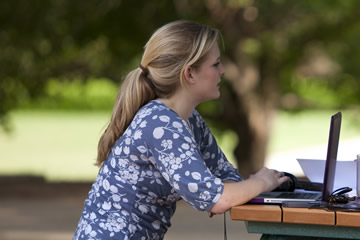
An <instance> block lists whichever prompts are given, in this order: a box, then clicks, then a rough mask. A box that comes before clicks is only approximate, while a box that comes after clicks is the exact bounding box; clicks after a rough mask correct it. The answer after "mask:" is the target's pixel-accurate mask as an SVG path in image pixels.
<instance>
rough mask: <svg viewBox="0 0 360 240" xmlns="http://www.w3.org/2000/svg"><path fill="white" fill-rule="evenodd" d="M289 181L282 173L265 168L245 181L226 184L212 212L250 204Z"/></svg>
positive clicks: (215, 212) (216, 212)
mask: <svg viewBox="0 0 360 240" xmlns="http://www.w3.org/2000/svg"><path fill="white" fill-rule="evenodd" d="M288 180H289V178H288V177H286V176H284V173H282V172H278V171H275V170H272V169H267V168H263V169H261V170H260V171H259V172H257V173H256V174H255V175H252V176H251V177H250V178H249V179H246V180H244V181H241V182H224V190H223V192H222V195H221V197H220V199H219V200H218V201H217V202H216V203H215V205H214V206H213V207H212V208H211V210H210V212H211V213H214V214H219V213H223V212H225V211H227V210H228V209H229V208H231V207H233V206H236V205H240V204H244V203H246V202H248V201H249V200H251V199H252V198H254V197H255V196H257V195H258V194H260V193H262V192H268V191H272V190H273V189H275V188H276V187H278V186H279V185H280V184H282V183H283V182H286V181H288Z"/></svg>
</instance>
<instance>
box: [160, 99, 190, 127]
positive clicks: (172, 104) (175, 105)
mask: <svg viewBox="0 0 360 240" xmlns="http://www.w3.org/2000/svg"><path fill="white" fill-rule="evenodd" d="M158 100H160V101H161V102H163V103H164V104H165V105H166V106H167V107H168V108H170V109H172V110H173V111H175V112H176V113H177V114H178V115H179V116H180V117H181V118H182V119H184V120H185V121H188V119H189V117H190V115H191V113H192V112H193V111H194V109H195V107H196V105H195V104H192V103H191V101H189V99H188V98H186V97H184V96H180V95H179V94H174V95H172V96H170V97H166V98H158Z"/></svg>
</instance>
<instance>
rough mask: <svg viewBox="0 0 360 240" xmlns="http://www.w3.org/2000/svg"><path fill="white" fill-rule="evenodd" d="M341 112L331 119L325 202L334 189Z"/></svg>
mask: <svg viewBox="0 0 360 240" xmlns="http://www.w3.org/2000/svg"><path fill="white" fill-rule="evenodd" d="M340 127H341V112H338V113H336V114H335V115H333V116H332V117H331V123H330V133H329V143H328V150H327V156H326V164H325V173H324V182H323V183H324V184H323V188H322V199H321V200H322V201H327V200H328V198H329V196H330V195H331V193H332V192H333V188H334V180H335V169H336V159H337V152H338V145H339V138H340Z"/></svg>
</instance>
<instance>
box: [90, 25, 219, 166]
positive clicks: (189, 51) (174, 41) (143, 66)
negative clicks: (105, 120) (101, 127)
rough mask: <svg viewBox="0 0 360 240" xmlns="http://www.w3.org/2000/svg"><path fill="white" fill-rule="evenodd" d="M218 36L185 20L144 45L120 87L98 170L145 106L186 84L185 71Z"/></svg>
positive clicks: (101, 146) (100, 150)
mask: <svg viewBox="0 0 360 240" xmlns="http://www.w3.org/2000/svg"><path fill="white" fill-rule="evenodd" d="M218 35H219V33H218V31H217V30H216V29H213V28H211V27H209V26H204V25H201V24H198V23H195V22H190V21H184V20H182V21H175V22H171V23H168V24H166V25H164V26H163V27H161V28H159V29H158V30H157V31H155V32H154V34H153V35H152V36H151V38H150V39H149V41H148V42H147V44H146V45H145V50H144V54H143V57H142V59H141V63H140V65H139V66H140V67H139V68H136V69H134V70H133V71H131V72H130V73H129V74H128V75H127V76H126V77H125V79H124V81H123V83H122V85H121V88H120V91H119V93H118V96H117V99H116V102H115V106H114V109H113V113H112V117H111V120H110V123H109V125H108V127H107V128H106V130H105V132H104V133H103V135H102V136H101V138H100V140H99V144H98V155H97V161H96V164H97V165H98V166H101V165H102V163H103V162H104V161H105V159H106V158H107V156H108V155H109V152H110V150H111V148H112V146H113V145H114V143H115V141H116V140H117V139H118V138H120V137H121V136H122V135H123V133H124V131H125V130H126V128H127V127H128V126H129V124H130V122H131V121H132V119H133V118H134V116H135V114H136V112H137V111H138V110H139V109H140V108H141V107H142V106H143V105H145V104H146V103H148V102H149V101H151V100H153V99H155V98H157V97H169V96H171V95H172V94H173V93H174V92H175V90H176V89H177V87H178V86H179V85H180V84H186V83H185V78H184V75H183V74H184V69H185V68H186V67H188V66H193V67H194V68H196V67H197V66H199V65H200V64H201V63H202V62H203V61H204V60H205V58H206V55H207V53H208V52H209V50H210V49H211V48H212V46H214V44H215V43H217V40H218Z"/></svg>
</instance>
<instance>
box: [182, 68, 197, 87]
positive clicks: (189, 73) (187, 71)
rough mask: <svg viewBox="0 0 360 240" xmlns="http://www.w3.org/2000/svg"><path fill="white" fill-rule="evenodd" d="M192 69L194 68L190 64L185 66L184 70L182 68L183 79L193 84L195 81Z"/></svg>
mask: <svg viewBox="0 0 360 240" xmlns="http://www.w3.org/2000/svg"><path fill="white" fill-rule="evenodd" d="M193 71H194V70H193V69H192V67H190V66H188V67H186V68H185V70H184V76H185V80H186V82H187V83H189V84H194V83H195V79H194V76H193Z"/></svg>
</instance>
